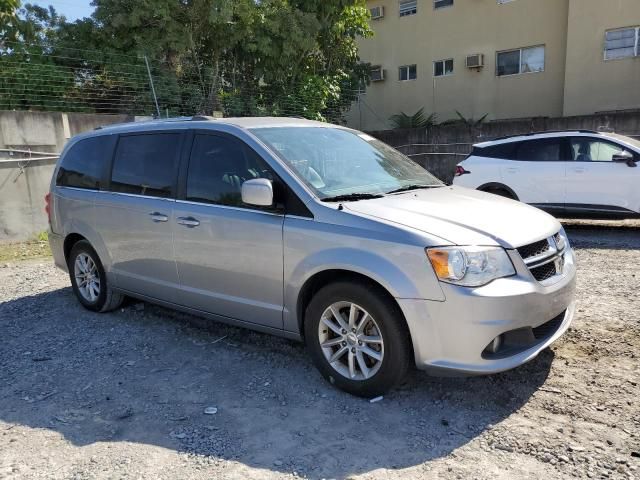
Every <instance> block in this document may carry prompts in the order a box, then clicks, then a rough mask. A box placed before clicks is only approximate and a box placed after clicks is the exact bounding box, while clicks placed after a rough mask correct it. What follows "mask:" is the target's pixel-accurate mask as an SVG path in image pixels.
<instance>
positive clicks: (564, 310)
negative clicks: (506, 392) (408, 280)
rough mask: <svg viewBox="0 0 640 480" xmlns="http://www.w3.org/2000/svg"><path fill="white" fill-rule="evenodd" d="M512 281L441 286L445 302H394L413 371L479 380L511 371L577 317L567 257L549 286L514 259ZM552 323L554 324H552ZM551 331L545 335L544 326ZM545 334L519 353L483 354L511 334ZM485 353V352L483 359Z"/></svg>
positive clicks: (516, 350)
mask: <svg viewBox="0 0 640 480" xmlns="http://www.w3.org/2000/svg"><path fill="white" fill-rule="evenodd" d="M510 255H511V256H512V260H513V263H514V265H515V267H516V275H514V276H512V277H508V278H502V279H499V280H495V281H493V282H491V283H490V284H488V285H485V286H483V287H479V288H466V287H459V286H455V285H450V284H446V283H442V284H441V285H442V289H443V292H444V294H445V297H446V300H445V301H443V302H438V301H430V300H415V299H398V303H399V305H400V308H401V309H402V311H403V313H404V315H405V319H406V320H407V324H408V325H409V330H410V333H411V338H412V341H413V348H414V354H415V360H416V365H417V367H418V368H420V369H423V370H428V371H430V372H431V373H434V374H440V375H457V374H466V375H481V374H490V373H496V372H501V371H504V370H509V369H512V368H514V367H517V366H518V365H521V364H523V363H525V362H528V361H529V360H531V359H533V358H535V357H536V356H537V355H538V354H539V353H540V352H541V351H542V350H544V349H545V348H547V347H548V346H549V345H551V344H552V343H553V342H554V341H555V340H557V339H558V338H559V337H560V336H562V334H563V333H564V332H565V331H566V330H567V328H569V325H570V324H571V321H572V320H573V315H574V311H575V299H574V297H575V287H576V267H575V262H574V257H573V252H572V251H571V250H568V251H567V252H566V254H565V255H566V257H565V260H566V267H565V271H564V273H563V275H562V276H561V277H560V278H559V279H558V280H557V281H555V282H554V283H553V284H551V285H542V284H541V283H539V282H537V281H536V280H535V279H534V278H533V277H532V275H531V273H530V272H529V270H528V269H527V267H526V266H525V265H524V263H523V262H522V260H521V259H519V257H516V255H517V253H515V252H510ZM553 319H555V321H554V322H553V323H552V322H550V321H551V320H553ZM547 322H549V324H552V325H553V328H552V329H551V330H549V329H548V328H547V326H548V325H549V324H547ZM543 324H547V325H545V326H544V327H541V328H540V329H536V327H540V326H541V325H543ZM532 329H536V330H535V331H544V332H545V335H542V336H541V338H534V337H533V335H531V334H530V337H531V338H532V341H531V343H529V344H524V346H522V347H521V348H511V349H505V352H504V354H502V355H500V354H499V355H487V354H486V351H485V348H486V347H487V345H489V343H490V342H491V341H492V340H493V339H494V338H496V337H497V336H499V335H502V334H505V333H507V332H511V331H514V330H516V331H519V332H522V331H532ZM483 352H485V353H484V354H483Z"/></svg>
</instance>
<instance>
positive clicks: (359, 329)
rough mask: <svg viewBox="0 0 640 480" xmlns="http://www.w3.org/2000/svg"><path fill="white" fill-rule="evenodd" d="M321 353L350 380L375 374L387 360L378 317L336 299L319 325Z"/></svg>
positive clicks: (362, 378) (325, 312)
mask: <svg viewBox="0 0 640 480" xmlns="http://www.w3.org/2000/svg"><path fill="white" fill-rule="evenodd" d="M318 339H319V340H320V347H321V348H322V353H323V354H324V357H325V358H326V360H327V362H328V363H329V365H331V367H332V368H333V369H334V370H335V371H337V372H338V373H339V374H340V375H342V376H344V377H346V378H349V379H351V380H367V379H369V378H371V377H373V376H374V375H375V374H376V373H377V372H378V370H379V369H380V367H381V366H382V362H383V359H384V340H383V338H382V333H381V332H380V328H379V327H378V324H377V323H376V321H375V319H374V318H373V317H372V316H371V315H369V313H368V312H367V311H366V310H364V309H363V308H362V307H360V306H359V305H357V304H355V303H352V302H344V301H343V302H336V303H333V304H332V305H330V306H329V307H328V308H327V309H326V310H325V311H324V313H323V314H322V317H321V319H320V322H319V324H318Z"/></svg>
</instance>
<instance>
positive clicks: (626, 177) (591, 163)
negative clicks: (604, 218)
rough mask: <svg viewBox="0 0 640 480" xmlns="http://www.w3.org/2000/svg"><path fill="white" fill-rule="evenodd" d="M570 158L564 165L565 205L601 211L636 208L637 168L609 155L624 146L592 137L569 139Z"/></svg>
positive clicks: (639, 187) (638, 205)
mask: <svg viewBox="0 0 640 480" xmlns="http://www.w3.org/2000/svg"><path fill="white" fill-rule="evenodd" d="M571 150H572V152H573V157H574V159H575V160H574V161H573V162H572V164H571V165H570V166H569V168H568V169H567V208H568V209H569V210H574V211H576V212H580V211H584V210H588V211H592V212H600V213H603V214H615V213H625V212H626V213H628V212H629V210H633V211H635V212H638V209H640V195H639V194H638V192H639V191H640V168H629V166H628V165H627V164H626V163H616V162H614V161H613V156H614V155H617V154H619V153H622V152H623V151H625V150H627V151H628V149H625V147H624V146H622V145H620V144H617V143H615V142H611V141H608V140H602V139H599V138H593V137H574V138H572V139H571Z"/></svg>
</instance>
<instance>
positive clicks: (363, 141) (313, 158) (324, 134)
mask: <svg viewBox="0 0 640 480" xmlns="http://www.w3.org/2000/svg"><path fill="white" fill-rule="evenodd" d="M252 133H253V134H255V135H256V136H257V137H258V138H259V139H260V140H262V141H263V142H264V143H266V144H267V145H268V146H269V147H270V148H271V149H272V150H273V151H274V152H275V153H277V154H278V155H279V156H280V158H282V160H283V161H285V162H286V163H287V164H288V165H289V166H290V167H291V168H292V169H293V170H294V172H295V173H296V175H297V176H298V178H299V179H300V180H301V181H302V182H304V183H305V184H306V185H307V186H308V187H310V188H311V189H312V190H313V191H314V192H315V193H316V194H317V195H318V197H320V199H329V198H332V197H337V196H343V195H362V194H365V195H366V194H370V195H382V194H385V193H389V192H392V191H394V190H400V189H404V188H408V187H411V186H416V187H435V186H441V185H443V184H442V182H440V180H438V179H437V178H436V177H434V176H433V175H431V174H430V173H429V172H427V171H426V170H425V169H424V168H422V167H421V166H420V165H418V164H417V163H415V162H414V161H412V160H410V159H409V158H407V157H406V156H404V155H403V154H401V153H400V152H398V151H397V150H395V149H393V148H391V147H390V146H388V145H386V144H385V143H382V142H381V141H379V140H376V139H375V138H373V137H370V136H369V135H366V134H364V133H359V132H355V131H351V130H345V129H341V128H332V127H268V128H255V129H252Z"/></svg>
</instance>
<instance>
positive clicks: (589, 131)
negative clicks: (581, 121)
mask: <svg viewBox="0 0 640 480" xmlns="http://www.w3.org/2000/svg"><path fill="white" fill-rule="evenodd" d="M545 133H591V134H595V135H600V134H602V133H603V132H598V131H595V130H586V129H578V128H576V129H571V128H570V129H568V130H545V131H540V132H529V133H516V134H514V135H505V136H503V137H496V138H494V139H491V140H487V141H489V142H494V141H496V140H507V139H509V138H514V137H531V136H533V135H543V134H545Z"/></svg>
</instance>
